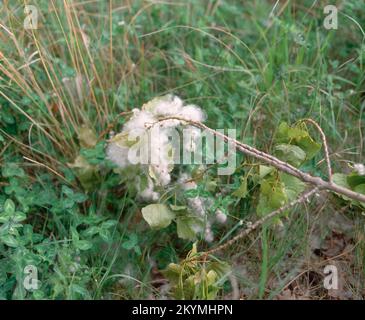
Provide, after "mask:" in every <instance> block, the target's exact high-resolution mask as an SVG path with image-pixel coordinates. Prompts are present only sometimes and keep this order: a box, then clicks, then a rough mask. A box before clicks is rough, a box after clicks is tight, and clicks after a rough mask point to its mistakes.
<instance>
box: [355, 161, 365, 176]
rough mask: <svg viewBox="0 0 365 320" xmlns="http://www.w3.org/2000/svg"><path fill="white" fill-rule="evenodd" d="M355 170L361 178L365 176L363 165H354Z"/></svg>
mask: <svg viewBox="0 0 365 320" xmlns="http://www.w3.org/2000/svg"><path fill="white" fill-rule="evenodd" d="M354 169H355V170H356V172H357V173H358V174H359V175H360V176H364V175H365V166H364V165H363V164H362V163H355V164H354Z"/></svg>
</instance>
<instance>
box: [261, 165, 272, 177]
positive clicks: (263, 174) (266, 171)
mask: <svg viewBox="0 0 365 320" xmlns="http://www.w3.org/2000/svg"><path fill="white" fill-rule="evenodd" d="M274 170H275V168H274V167H269V166H264V165H260V166H259V175H260V178H261V179H262V178H264V177H266V176H267V175H268V174H270V173H271V172H273V171H274Z"/></svg>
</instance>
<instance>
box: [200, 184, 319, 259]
mask: <svg viewBox="0 0 365 320" xmlns="http://www.w3.org/2000/svg"><path fill="white" fill-rule="evenodd" d="M318 191H319V188H314V189H312V190H310V191H308V192H306V193H304V194H302V195H301V196H300V197H299V198H297V199H296V200H293V201H292V202H290V203H288V204H286V205H285V206H283V207H281V208H279V209H277V210H275V211H273V212H271V213H269V214H268V215H266V216H264V217H263V218H261V219H259V220H257V221H256V222H255V223H253V224H252V225H251V226H249V227H248V228H247V229H245V230H243V231H241V232H240V233H239V234H238V235H236V236H235V237H234V238H232V239H231V240H228V241H227V242H225V243H223V244H222V245H220V246H218V247H216V248H214V249H211V250H209V251H206V252H204V255H206V256H208V255H210V254H213V253H215V252H217V251H221V250H224V249H226V248H228V247H230V246H231V245H232V244H233V243H234V242H236V241H238V240H240V239H242V238H243V237H245V236H247V235H248V234H249V233H251V232H252V231H254V230H255V229H257V228H258V227H259V226H261V225H262V224H264V223H265V222H267V221H268V220H270V219H272V218H274V217H277V216H278V215H280V214H281V213H283V212H284V211H286V210H288V209H290V208H291V207H293V206H295V205H296V204H299V203H302V202H304V201H306V200H307V199H308V198H309V197H311V196H312V195H313V194H315V193H316V192H318Z"/></svg>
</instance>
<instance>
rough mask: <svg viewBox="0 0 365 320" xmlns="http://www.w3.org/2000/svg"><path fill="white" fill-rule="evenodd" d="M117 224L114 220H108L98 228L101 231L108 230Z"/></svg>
mask: <svg viewBox="0 0 365 320" xmlns="http://www.w3.org/2000/svg"><path fill="white" fill-rule="evenodd" d="M117 223H118V221H116V220H108V221H104V222H103V223H102V224H101V226H100V227H101V228H103V229H109V228H111V227H113V226H115V225H116V224H117Z"/></svg>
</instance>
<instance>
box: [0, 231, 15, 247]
mask: <svg viewBox="0 0 365 320" xmlns="http://www.w3.org/2000/svg"><path fill="white" fill-rule="evenodd" d="M0 240H1V241H2V242H4V243H5V244H6V245H7V246H9V247H13V248H16V247H18V246H19V242H18V240H17V239H16V238H15V237H14V236H12V235H10V234H7V235H3V236H1V237H0Z"/></svg>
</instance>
